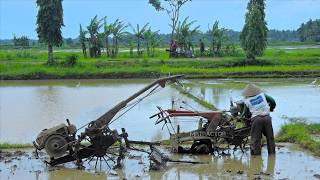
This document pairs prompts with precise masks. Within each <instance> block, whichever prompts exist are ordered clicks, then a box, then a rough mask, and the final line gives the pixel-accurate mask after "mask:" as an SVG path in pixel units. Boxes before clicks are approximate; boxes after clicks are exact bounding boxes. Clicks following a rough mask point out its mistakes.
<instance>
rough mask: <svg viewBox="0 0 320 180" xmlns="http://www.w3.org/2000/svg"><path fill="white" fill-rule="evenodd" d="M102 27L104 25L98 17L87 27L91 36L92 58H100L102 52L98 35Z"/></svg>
mask: <svg viewBox="0 0 320 180" xmlns="http://www.w3.org/2000/svg"><path fill="white" fill-rule="evenodd" d="M102 25H103V24H101V20H98V16H97V15H96V16H95V17H94V18H93V19H91V21H90V24H89V26H88V27H87V29H88V32H89V34H90V40H89V44H90V57H98V55H99V54H100V52H101V50H100V47H99V39H98V34H99V30H100V28H101V27H102Z"/></svg>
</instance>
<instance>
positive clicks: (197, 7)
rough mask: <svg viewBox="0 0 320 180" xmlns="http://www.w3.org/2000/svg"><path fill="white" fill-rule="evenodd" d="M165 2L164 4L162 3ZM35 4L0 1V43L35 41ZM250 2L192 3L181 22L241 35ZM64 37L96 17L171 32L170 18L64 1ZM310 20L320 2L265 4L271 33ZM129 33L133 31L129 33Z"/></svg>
mask: <svg viewBox="0 0 320 180" xmlns="http://www.w3.org/2000/svg"><path fill="white" fill-rule="evenodd" d="M162 1H163V0H162ZM35 2H36V0H0V39H10V38H12V37H13V34H15V35H17V36H21V35H26V36H28V37H29V38H32V39H36V38H37V34H36V31H35V29H36V16H37V6H36V3H35ZM247 2H248V0H192V1H191V2H189V3H188V4H186V5H185V6H184V7H183V8H182V9H181V19H184V18H185V17H187V16H189V18H190V20H196V21H197V22H196V23H195V24H196V25H200V26H201V30H202V31H207V30H208V26H209V25H211V24H212V23H213V22H214V21H215V20H218V21H219V22H220V25H221V26H222V27H224V28H228V29H233V30H237V31H241V29H242V27H243V24H244V16H245V13H246V6H247ZM63 11H64V24H65V26H64V27H63V28H62V33H63V37H66V38H68V37H71V38H76V37H77V36H78V34H79V24H82V25H83V26H85V27H86V26H87V25H88V24H89V21H90V19H91V18H93V17H94V16H95V15H98V17H100V18H102V17H104V16H107V20H108V21H109V22H110V21H114V20H116V19H117V18H119V19H120V20H123V21H124V22H127V23H129V22H130V23H131V24H137V23H139V24H145V23H147V22H149V23H150V25H151V27H152V29H153V30H160V33H168V32H170V27H169V25H168V24H169V17H168V15H167V14H166V13H165V12H157V11H155V9H154V8H153V7H152V6H151V5H149V4H148V0H63ZM309 19H320V0H266V21H267V23H268V27H269V29H279V30H287V29H290V30H293V29H297V28H298V27H299V26H300V24H301V23H302V22H305V21H308V20H309ZM128 31H130V29H128Z"/></svg>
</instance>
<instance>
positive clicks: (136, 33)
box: [130, 23, 149, 57]
mask: <svg viewBox="0 0 320 180" xmlns="http://www.w3.org/2000/svg"><path fill="white" fill-rule="evenodd" d="M148 26H149V23H147V24H145V25H144V26H143V27H142V28H140V25H139V24H137V28H134V27H133V26H132V25H131V24H130V27H131V29H132V31H133V35H134V36H135V37H136V38H137V52H138V57H141V55H142V52H141V51H140V45H141V40H142V39H143V33H144V32H145V31H146V30H147V28H148Z"/></svg>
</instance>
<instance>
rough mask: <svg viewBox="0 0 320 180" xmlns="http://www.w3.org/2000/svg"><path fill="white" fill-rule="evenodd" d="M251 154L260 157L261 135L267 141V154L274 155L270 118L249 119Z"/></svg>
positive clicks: (257, 117)
mask: <svg viewBox="0 0 320 180" xmlns="http://www.w3.org/2000/svg"><path fill="white" fill-rule="evenodd" d="M251 121H252V124H251V132H250V135H251V144H250V149H251V154H252V155H261V138H262V134H263V135H264V136H265V137H266V139H267V145H268V153H269V154H275V142H274V135H273V128H272V122H271V117H270V116H256V117H253V118H252V119H251Z"/></svg>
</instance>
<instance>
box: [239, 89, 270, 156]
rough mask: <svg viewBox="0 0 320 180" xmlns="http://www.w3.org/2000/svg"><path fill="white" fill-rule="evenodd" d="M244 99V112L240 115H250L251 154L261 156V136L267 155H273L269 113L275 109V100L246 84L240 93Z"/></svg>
mask: <svg viewBox="0 0 320 180" xmlns="http://www.w3.org/2000/svg"><path fill="white" fill-rule="evenodd" d="M242 95H243V96H244V97H245V98H244V100H243V101H244V105H245V106H244V110H243V111H242V114H251V115H249V116H251V132H250V136H251V144H250V149H251V154H252V155H261V138H262V134H263V135H264V136H265V137H266V139H267V145H268V153H269V154H275V142H274V135H273V128H272V122H271V117H270V112H273V110H274V108H275V107H276V102H275V100H274V99H273V98H272V97H271V96H268V95H266V94H265V93H263V92H262V90H261V89H260V88H258V87H257V86H255V85H253V84H248V85H247V86H246V87H245V89H244V90H243V92H242Z"/></svg>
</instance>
